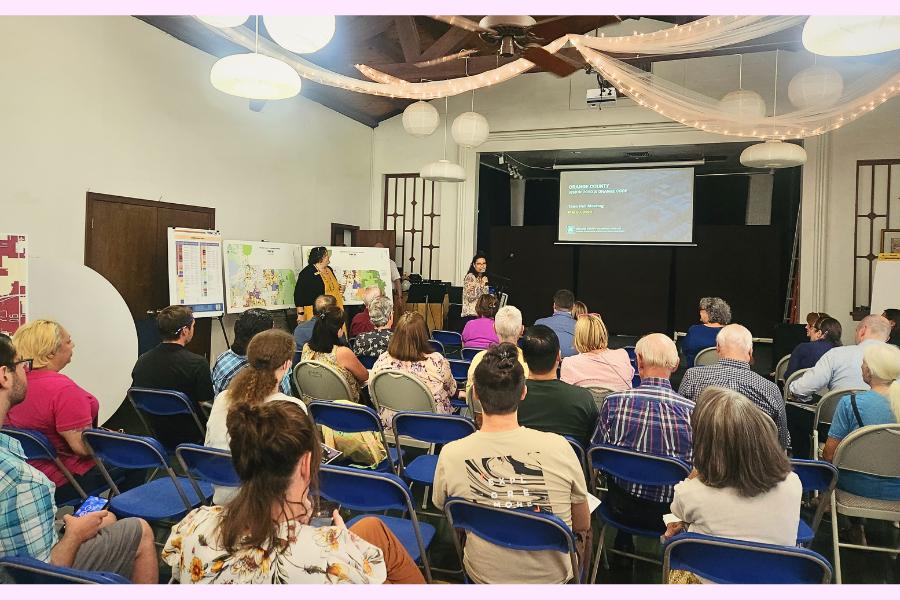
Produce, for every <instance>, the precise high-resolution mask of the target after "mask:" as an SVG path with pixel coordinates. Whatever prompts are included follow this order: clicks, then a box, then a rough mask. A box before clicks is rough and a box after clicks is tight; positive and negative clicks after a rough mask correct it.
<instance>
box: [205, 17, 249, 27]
mask: <svg viewBox="0 0 900 600" xmlns="http://www.w3.org/2000/svg"><path fill="white" fill-rule="evenodd" d="M197 18H198V19H200V20H201V21H203V22H204V23H206V24H207V25H212V26H213V27H219V28H223V27H240V26H241V25H243V24H244V23H246V22H247V19H249V18H250V15H239V16H235V15H197Z"/></svg>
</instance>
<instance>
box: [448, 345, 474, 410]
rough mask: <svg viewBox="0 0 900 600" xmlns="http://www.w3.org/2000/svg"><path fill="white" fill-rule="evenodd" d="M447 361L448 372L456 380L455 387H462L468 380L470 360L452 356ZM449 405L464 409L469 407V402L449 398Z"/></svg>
mask: <svg viewBox="0 0 900 600" xmlns="http://www.w3.org/2000/svg"><path fill="white" fill-rule="evenodd" d="M447 362H448V363H450V373H452V374H453V379H455V380H456V387H457V389H463V388H464V387H465V385H466V382H467V381H468V380H469V367H470V366H471V365H472V362H471V361H468V360H459V359H454V358H448V359H447ZM450 406H452V407H453V408H454V409H456V410H465V409H467V408H468V407H469V404H468V402H466V401H465V400H459V399H457V398H451V399H450Z"/></svg>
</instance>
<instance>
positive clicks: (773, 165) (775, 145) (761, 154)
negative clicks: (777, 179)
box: [741, 140, 806, 169]
mask: <svg viewBox="0 0 900 600" xmlns="http://www.w3.org/2000/svg"><path fill="white" fill-rule="evenodd" d="M805 162H806V150H804V149H803V147H802V146H798V145H797V144H788V143H785V142H782V141H781V140H767V141H766V142H764V143H762V144H754V145H753V146H750V147H749V148H745V149H744V151H743V152H741V164H742V165H744V166H745V167H757V168H763V169H783V168H786V167H796V166H799V165H802V164H803V163H805Z"/></svg>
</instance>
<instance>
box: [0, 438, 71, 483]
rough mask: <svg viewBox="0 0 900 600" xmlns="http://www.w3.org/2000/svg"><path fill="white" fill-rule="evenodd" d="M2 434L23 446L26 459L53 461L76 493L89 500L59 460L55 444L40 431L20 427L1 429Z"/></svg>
mask: <svg viewBox="0 0 900 600" xmlns="http://www.w3.org/2000/svg"><path fill="white" fill-rule="evenodd" d="M0 433H2V434H4V435H8V436H9V437H11V438H13V439H14V440H17V441H18V442H19V444H20V445H21V446H22V451H23V452H24V453H25V458H26V459H28V460H42V459H43V460H52V461H53V463H54V464H55V465H56V468H58V469H59V470H60V471H61V472H62V474H63V475H65V477H66V479H67V480H68V482H69V483H71V484H72V487H73V488H74V489H75V492H76V493H77V494H78V495H79V496H81V498H82V499H87V494H86V493H85V492H84V490H83V489H82V487H81V486H80V485H79V484H78V482H77V481H75V478H74V477H72V472H71V471H69V469H67V468H66V465H64V464H63V462H62V461H61V460H60V459H59V456H57V454H56V448H54V447H53V444H52V443H50V440H49V438H47V436H46V435H44V434H43V433H41V432H40V431H35V430H33V429H19V428H18V427H0Z"/></svg>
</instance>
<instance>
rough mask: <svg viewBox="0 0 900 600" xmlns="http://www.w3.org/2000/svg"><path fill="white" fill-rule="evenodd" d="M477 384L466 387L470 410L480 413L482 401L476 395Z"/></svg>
mask: <svg viewBox="0 0 900 600" xmlns="http://www.w3.org/2000/svg"><path fill="white" fill-rule="evenodd" d="M474 390H475V385H474V384H473V385H470V386H467V387H466V404H468V405H469V412H470V413H471V414H473V415H474V414H475V413H480V412H482V410H481V401H480V400H479V399H478V398H476V397H475V391H474Z"/></svg>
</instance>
